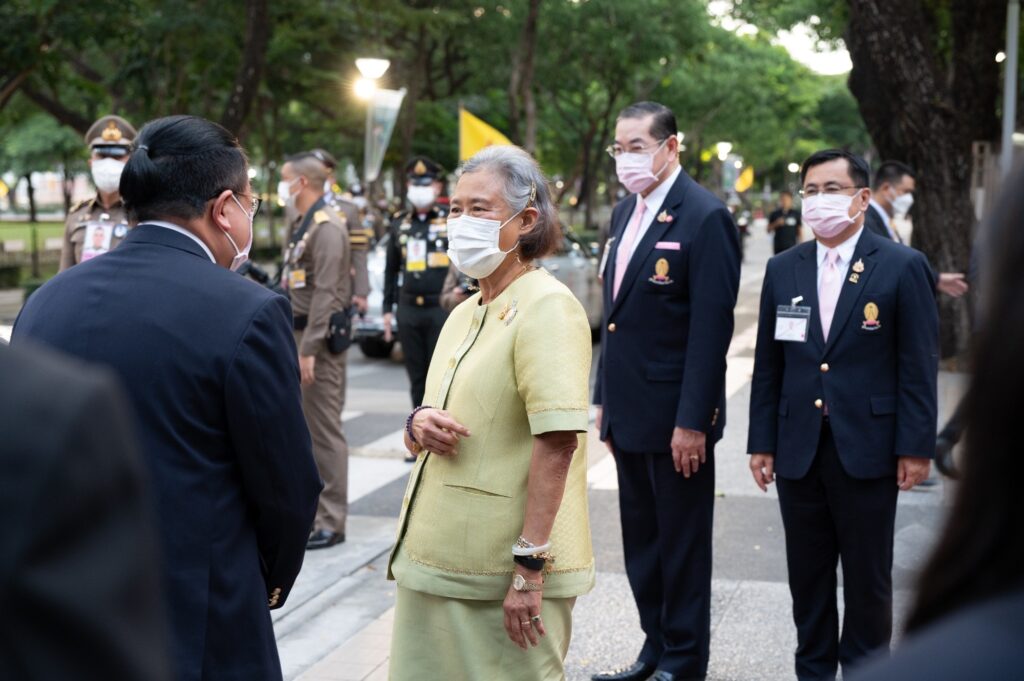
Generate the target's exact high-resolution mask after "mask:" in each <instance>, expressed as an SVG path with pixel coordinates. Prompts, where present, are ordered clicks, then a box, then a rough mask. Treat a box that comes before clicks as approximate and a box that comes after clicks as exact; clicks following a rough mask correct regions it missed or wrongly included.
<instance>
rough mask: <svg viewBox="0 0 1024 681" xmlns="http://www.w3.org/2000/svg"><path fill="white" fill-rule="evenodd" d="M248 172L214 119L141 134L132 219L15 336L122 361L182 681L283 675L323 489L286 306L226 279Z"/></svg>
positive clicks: (40, 300) (248, 201)
mask: <svg viewBox="0 0 1024 681" xmlns="http://www.w3.org/2000/svg"><path fill="white" fill-rule="evenodd" d="M247 170H248V164H247V162H246V159H245V155H244V152H243V151H242V149H241V148H240V147H239V146H238V142H237V141H236V140H235V138H234V137H233V136H232V135H231V134H230V133H229V132H228V131H227V130H225V129H224V128H222V127H220V126H219V125H216V124H214V123H210V122H209V121H205V120H203V119H200V118H194V117H190V116H173V117H170V118H164V119H159V120H156V121H153V122H151V123H150V124H148V125H147V126H146V127H145V128H144V129H143V130H142V132H141V133H140V135H139V137H138V138H137V140H136V142H135V148H134V149H133V154H132V158H131V160H130V161H129V162H128V164H127V166H126V167H125V169H124V172H123V175H122V179H121V194H122V196H123V197H124V199H125V202H126V204H127V206H128V209H129V211H130V213H131V214H132V215H133V220H134V221H137V222H139V223H140V224H139V225H138V226H137V227H136V228H135V229H133V230H132V231H131V232H130V233H129V235H128V237H127V238H126V239H125V240H124V241H123V242H122V244H121V246H120V247H119V248H118V249H116V250H114V251H111V252H110V253H107V254H105V255H103V256H100V257H97V258H94V259H92V260H90V261H89V262H87V263H83V264H82V265H80V266H78V267H73V268H71V269H70V270H67V271H66V272H63V273H61V274H59V275H57V276H56V277H54V278H53V279H52V280H51V281H50V282H48V283H47V284H46V285H44V286H43V287H42V288H40V289H39V290H38V291H37V292H36V293H35V294H33V296H32V297H31V299H30V300H29V301H28V303H27V304H26V306H25V308H24V309H23V310H22V313H21V315H20V316H19V318H18V320H17V322H16V323H15V327H14V334H13V340H14V343H15V344H17V343H19V342H20V341H21V340H23V339H31V340H33V341H35V342H40V343H43V344H46V345H49V346H52V347H54V348H58V349H60V350H62V351H64V352H67V353H69V354H71V355H74V356H77V357H80V358H82V359H85V360H89V361H91V362H94V363H97V364H100V365H107V366H109V367H112V368H113V369H114V371H115V372H116V373H117V374H119V376H120V378H121V380H122V382H123V384H124V385H125V387H126V388H127V390H128V395H129V398H130V402H131V405H132V407H133V408H134V415H135V417H136V430H137V432H138V433H139V435H140V438H141V444H142V452H143V455H144V458H145V461H146V463H147V464H148V469H149V474H150V477H151V479H152V484H153V489H154V492H155V496H156V498H157V506H156V513H157V521H158V526H159V539H160V547H161V549H162V551H161V553H162V573H163V584H164V597H165V600H166V605H167V609H168V611H169V613H170V628H171V633H172V637H173V640H172V648H171V661H172V664H173V665H174V670H173V671H174V675H175V678H176V679H181V680H189V681H192V680H197V679H217V680H218V681H220V680H230V681H235V680H237V681H243V680H244V681H249V680H251V679H261V680H263V679H280V678H281V666H280V662H279V660H278V655H277V646H276V643H275V640H274V631H273V627H272V626H271V619H270V612H269V609H271V608H276V607H280V606H281V605H282V604H283V603H284V602H285V599H286V598H287V596H288V592H289V589H290V588H291V586H292V583H293V582H294V580H295V577H296V575H297V574H298V572H299V568H300V567H301V565H302V559H303V555H304V552H305V546H306V539H307V537H308V535H309V531H310V528H311V526H312V523H313V516H314V514H315V512H316V504H317V497H318V495H319V493H320V488H321V482H320V478H319V476H318V474H317V469H316V465H315V463H314V461H313V456H312V450H311V444H310V438H309V433H308V431H307V429H306V424H305V420H304V419H303V416H302V407H301V403H300V391H299V369H298V363H297V352H296V349H295V343H294V340H293V339H292V330H291V313H290V308H289V305H288V302H287V301H286V300H285V299H284V298H282V297H280V296H278V295H276V294H273V293H271V292H270V291H269V290H267V289H265V288H263V287H261V286H258V285H256V284H255V283H254V282H252V281H249V280H247V279H245V278H243V277H241V276H239V275H238V274H235V273H233V272H231V271H229V270H228V267H229V266H230V267H232V268H236V267H237V266H238V265H240V264H241V263H242V262H244V260H245V257H246V255H247V252H248V248H249V246H243V247H239V245H240V244H250V245H251V243H252V217H253V214H254V213H255V211H256V208H257V206H258V202H257V201H256V200H255V199H254V198H253V190H252V188H251V187H250V185H249V181H248V177H247V174H246V173H247ZM73 540H74V538H73V537H69V538H68V541H73Z"/></svg>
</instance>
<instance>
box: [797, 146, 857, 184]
mask: <svg viewBox="0 0 1024 681" xmlns="http://www.w3.org/2000/svg"><path fill="white" fill-rule="evenodd" d="M840 158H844V159H846V163H847V167H848V173H849V175H850V180H851V181H852V182H853V185H854V186H855V187H867V186H869V184H870V181H871V168H870V167H869V166H868V164H867V161H865V160H864V159H862V158H861V157H860V156H857V155H856V154H851V153H850V152H848V151H846V150H845V149H825V150H824V151H817V152H815V153H813V154H811V156H810V157H809V158H808V159H807V160H806V161H804V164H803V166H801V168H800V184H803V182H804V180H805V179H806V178H807V171H808V170H810V169H811V168H813V167H815V166H820V165H822V164H825V163H829V162H830V161H835V160H837V159H840Z"/></svg>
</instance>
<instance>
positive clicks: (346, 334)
mask: <svg viewBox="0 0 1024 681" xmlns="http://www.w3.org/2000/svg"><path fill="white" fill-rule="evenodd" d="M355 314H356V309H355V308H354V307H350V308H348V309H347V310H342V311H340V312H334V313H332V314H331V318H330V320H329V321H328V324H327V336H326V338H325V340H326V341H327V351H328V352H329V353H331V354H332V355H340V354H341V353H343V352H345V351H346V350H348V349H349V347H350V346H351V345H352V317H354V316H355ZM307 326H309V315H305V314H302V315H295V316H294V317H293V318H292V328H293V329H295V330H296V331H305V330H306V327H307Z"/></svg>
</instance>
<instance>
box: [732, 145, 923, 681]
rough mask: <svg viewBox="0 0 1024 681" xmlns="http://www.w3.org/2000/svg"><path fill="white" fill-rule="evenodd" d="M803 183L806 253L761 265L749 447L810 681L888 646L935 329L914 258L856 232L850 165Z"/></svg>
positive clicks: (919, 465)
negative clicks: (840, 601)
mask: <svg viewBox="0 0 1024 681" xmlns="http://www.w3.org/2000/svg"><path fill="white" fill-rule="evenodd" d="M802 181H803V192H804V203H803V217H804V223H805V224H807V225H808V226H809V227H810V228H811V229H812V231H814V233H815V236H816V240H815V241H810V242H806V243H803V244H801V245H799V246H797V247H796V248H794V249H791V250H789V251H786V252H785V253H782V254H780V255H778V256H776V257H774V258H772V259H771V260H769V261H768V267H767V271H766V273H765V278H764V287H763V289H762V293H761V310H760V317H759V323H758V336H757V350H756V353H755V364H754V376H753V382H752V386H751V398H750V432H749V439H748V445H747V446H748V451H749V452H751V453H752V456H751V460H750V467H751V470H752V472H753V475H754V480H755V481H756V482H757V484H758V486H760V487H761V489H762V490H764V489H766V486H767V485H768V484H770V483H771V482H772V481H773V480H774V478H775V476H776V475H777V476H778V485H779V487H778V490H779V505H780V508H781V510H782V520H783V525H784V528H785V532H786V558H787V563H788V567H789V585H790V591H791V593H792V596H793V619H794V621H795V623H796V627H797V640H798V646H797V651H796V673H797V677H798V678H799V679H801V680H803V679H816V680H817V679H835V676H836V672H837V668H838V665H839V664H842V666H843V675H844V676H846V675H847V673H848V672H849V669H850V668H851V667H852V666H854V665H856V664H857V663H858V662H860V661H861V660H863V659H864V658H865V657H866V656H868V655H870V654H871V653H873V652H877V651H878V650H880V649H887V648H888V646H889V640H890V637H891V634H892V558H893V553H892V550H893V534H894V528H895V519H896V497H897V493H898V491H899V490H901V489H902V490H909V489H910V488H912V487H913V486H915V485H917V484H919V483H920V482H921V481H922V480H924V479H925V478H927V476H928V471H929V466H930V461H929V459H930V458H931V457H932V456H933V455H934V452H935V426H936V376H937V373H938V313H937V309H936V305H935V298H934V295H933V283H932V277H931V271H930V269H929V266H928V262H927V260H926V259H925V257H924V256H923V255H922V254H921V253H919V252H917V251H915V250H912V249H909V248H906V247H904V246H901V245H899V244H897V243H895V242H894V241H892V240H891V239H887V238H883V237H880V236H878V235H877V234H875V233H874V232H872V231H870V230H868V229H865V227H864V214H865V211H866V210H867V208H868V200H869V198H870V195H871V194H870V190H869V189H868V187H867V185H868V169H867V164H866V163H865V162H864V161H863V160H862V159H860V158H858V157H855V156H853V155H851V154H849V153H847V152H844V151H839V150H828V151H824V152H819V153H817V154H815V155H814V156H812V157H811V158H809V159H808V160H807V161H806V162H805V163H804V166H803V170H802ZM840 558H841V559H842V565H843V587H844V600H845V606H846V607H845V613H844V619H843V627H842V637H840V635H839V619H838V613H837V606H836V566H837V562H838V561H839V560H840Z"/></svg>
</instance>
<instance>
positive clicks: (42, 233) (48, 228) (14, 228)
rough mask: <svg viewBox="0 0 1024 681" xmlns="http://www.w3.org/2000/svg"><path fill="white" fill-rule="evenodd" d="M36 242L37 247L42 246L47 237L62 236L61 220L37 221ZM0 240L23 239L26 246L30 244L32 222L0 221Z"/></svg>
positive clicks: (62, 226)
mask: <svg viewBox="0 0 1024 681" xmlns="http://www.w3.org/2000/svg"><path fill="white" fill-rule="evenodd" d="M35 227H36V230H37V236H36V239H37V243H38V244H39V248H42V247H43V244H44V243H46V240H47V239H50V238H63V237H64V223H63V222H37V223H36V224H35ZM0 241H24V242H25V246H26V247H27V248H31V246H32V223H29V222H6V221H4V222H0Z"/></svg>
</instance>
